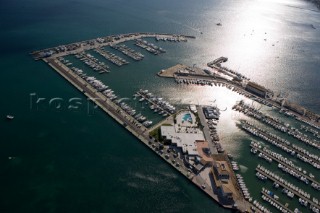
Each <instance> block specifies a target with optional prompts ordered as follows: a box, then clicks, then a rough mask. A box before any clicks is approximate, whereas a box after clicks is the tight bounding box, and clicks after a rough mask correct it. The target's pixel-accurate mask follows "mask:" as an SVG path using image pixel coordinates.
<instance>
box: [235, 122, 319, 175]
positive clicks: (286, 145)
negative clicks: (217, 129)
mask: <svg viewBox="0 0 320 213" xmlns="http://www.w3.org/2000/svg"><path fill="white" fill-rule="evenodd" d="M241 128H242V129H244V130H245V131H247V132H249V133H251V134H253V135H255V136H257V137H259V138H262V139H264V140H265V141H267V142H269V143H271V144H272V145H274V146H276V147H278V148H280V149H282V150H284V151H285V152H287V153H289V154H291V155H292V156H293V155H295V154H296V155H297V157H298V159H300V160H301V161H302V162H305V163H309V164H310V165H312V166H313V167H315V168H317V169H319V168H320V164H319V157H318V156H317V155H315V154H310V153H309V152H308V151H306V150H304V149H302V148H300V147H297V146H296V145H294V144H291V143H290V142H288V141H286V140H284V139H282V138H280V137H276V136H274V135H272V134H270V133H268V132H265V131H263V130H262V129H260V128H258V127H254V126H253V125H252V124H249V123H248V122H245V123H244V122H242V124H241Z"/></svg>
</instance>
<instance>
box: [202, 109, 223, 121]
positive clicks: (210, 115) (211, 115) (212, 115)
mask: <svg viewBox="0 0 320 213" xmlns="http://www.w3.org/2000/svg"><path fill="white" fill-rule="evenodd" d="M202 110H203V114H204V116H205V118H206V119H216V120H218V119H219V115H220V112H219V109H218V108H217V107H212V106H207V107H203V108H202Z"/></svg>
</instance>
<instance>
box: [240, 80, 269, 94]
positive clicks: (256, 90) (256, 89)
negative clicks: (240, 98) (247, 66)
mask: <svg viewBox="0 0 320 213" xmlns="http://www.w3.org/2000/svg"><path fill="white" fill-rule="evenodd" d="M245 89H246V90H247V91H248V92H251V93H253V94H255V95H257V96H259V97H262V98H265V97H266V95H267V92H268V90H267V89H266V88H264V87H263V86H260V85H259V84H256V83H254V82H251V81H250V82H249V83H248V84H247V85H246V88H245Z"/></svg>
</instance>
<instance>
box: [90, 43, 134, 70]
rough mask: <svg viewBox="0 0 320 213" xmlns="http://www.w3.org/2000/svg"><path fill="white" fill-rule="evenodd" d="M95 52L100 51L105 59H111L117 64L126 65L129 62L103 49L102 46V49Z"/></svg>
mask: <svg viewBox="0 0 320 213" xmlns="http://www.w3.org/2000/svg"><path fill="white" fill-rule="evenodd" d="M94 51H95V52H97V53H99V54H100V55H101V56H103V57H104V58H105V59H107V60H108V61H110V62H111V63H113V64H115V65H117V66H119V67H120V66H122V65H126V64H129V62H128V61H126V60H124V59H123V58H121V57H119V56H117V55H115V54H113V53H111V52H109V51H106V50H103V49H102V48H100V49H95V50H94Z"/></svg>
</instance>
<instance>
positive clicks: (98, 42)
mask: <svg viewBox="0 0 320 213" xmlns="http://www.w3.org/2000/svg"><path fill="white" fill-rule="evenodd" d="M141 38H160V39H167V40H169V39H177V40H179V39H182V40H187V39H195V37H194V36H188V35H176V34H167V33H143V32H141V33H128V34H121V35H110V36H106V37H101V38H96V39H91V40H86V41H80V42H75V43H71V44H62V45H60V46H58V47H52V48H47V49H44V50H37V51H34V52H32V53H30V54H31V55H32V56H33V58H34V59H35V60H40V59H44V58H57V57H63V56H66V55H72V54H77V53H79V52H83V51H87V50H92V49H99V48H102V47H106V46H111V45H117V44H120V43H122V42H125V41H130V40H136V39H141Z"/></svg>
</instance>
